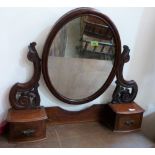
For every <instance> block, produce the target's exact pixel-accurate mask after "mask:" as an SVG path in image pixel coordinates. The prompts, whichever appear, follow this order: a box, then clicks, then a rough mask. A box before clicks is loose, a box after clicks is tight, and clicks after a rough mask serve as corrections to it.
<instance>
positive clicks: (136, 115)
mask: <svg viewBox="0 0 155 155" xmlns="http://www.w3.org/2000/svg"><path fill="white" fill-rule="evenodd" d="M143 112H144V110H143V109H142V108H141V107H140V106H138V105H137V104H136V103H126V104H108V105H107V106H106V108H105V110H104V115H103V117H104V118H103V120H104V123H105V125H108V127H111V128H112V130H113V131H122V132H123V131H124V132H125V131H134V130H138V129H140V128H141V123H142V118H143Z"/></svg>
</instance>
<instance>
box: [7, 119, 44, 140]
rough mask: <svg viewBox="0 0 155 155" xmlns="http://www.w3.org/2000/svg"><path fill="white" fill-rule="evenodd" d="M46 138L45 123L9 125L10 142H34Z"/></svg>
mask: <svg viewBox="0 0 155 155" xmlns="http://www.w3.org/2000/svg"><path fill="white" fill-rule="evenodd" d="M45 137H46V124H45V121H36V122H26V123H10V131H9V140H10V141H17V142H22V141H34V140H38V139H43V138H45Z"/></svg>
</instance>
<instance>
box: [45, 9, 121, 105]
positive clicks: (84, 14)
mask: <svg viewBox="0 0 155 155" xmlns="http://www.w3.org/2000/svg"><path fill="white" fill-rule="evenodd" d="M120 53H121V43H120V37H119V34H118V31H117V29H116V27H115V25H114V24H113V22H112V21H111V20H110V19H109V18H108V17H107V16H105V15H103V14H102V13H99V12H97V11H95V10H93V9H90V8H80V9H75V10H73V11H71V12H69V13H67V14H65V15H64V16H63V17H62V18H61V19H60V20H59V21H58V22H57V23H56V24H55V26H54V27H53V29H52V31H51V32H50V34H49V36H48V38H47V40H46V43H45V46H44V51H43V59H42V60H43V76H44V79H45V82H46V84H47V86H48V88H49V89H50V91H51V92H52V93H53V94H54V95H55V96H56V97H57V98H58V99H60V100H61V101H63V102H65V103H69V104H83V103H86V102H89V101H92V100H93V99H95V98H97V97H98V96H99V95H101V94H102V93H103V92H104V91H105V90H106V89H107V87H108V86H109V85H110V84H111V82H112V80H113V78H114V76H115V74H116V70H117V66H118V63H119V57H120Z"/></svg>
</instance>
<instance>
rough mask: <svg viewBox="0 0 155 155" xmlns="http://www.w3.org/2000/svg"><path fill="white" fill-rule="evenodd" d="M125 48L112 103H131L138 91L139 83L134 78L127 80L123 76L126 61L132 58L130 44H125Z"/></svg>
mask: <svg viewBox="0 0 155 155" xmlns="http://www.w3.org/2000/svg"><path fill="white" fill-rule="evenodd" d="M123 48H124V50H123V53H122V54H121V62H120V66H119V68H118V69H117V73H116V77H117V81H116V88H115V90H114V93H113V99H112V103H130V102H133V101H134V99H135V97H136V95H137V92H138V86H137V83H136V82H135V81H133V80H131V81H126V80H124V78H123V67H124V64H125V63H126V62H128V61H129V60H130V56H129V52H130V49H129V47H128V46H126V45H125V46H123Z"/></svg>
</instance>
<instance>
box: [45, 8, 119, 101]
mask: <svg viewBox="0 0 155 155" xmlns="http://www.w3.org/2000/svg"><path fill="white" fill-rule="evenodd" d="M85 15H91V16H95V17H97V18H98V19H100V20H101V21H104V22H105V23H106V24H107V25H108V26H109V28H110V30H111V31H112V33H113V36H114V42H115V60H114V64H113V68H112V70H111V72H110V74H109V76H108V78H107V80H106V82H105V83H104V84H103V85H102V86H101V88H100V89H99V90H97V91H96V92H95V93H94V94H92V95H91V96H88V97H86V98H83V99H70V98H67V97H65V96H63V95H62V94H60V93H59V92H58V91H57V90H56V88H54V86H53V84H52V81H51V80H50V77H49V74H48V55H49V51H50V47H51V45H52V42H53V40H54V38H55V36H56V34H57V33H58V32H59V30H60V29H61V28H62V27H63V26H64V25H66V24H67V23H68V22H70V21H72V20H73V19H75V18H78V17H81V16H85ZM120 55H121V40H120V36H119V33H118V30H117V28H116V26H115V25H114V23H113V22H112V21H111V20H110V19H109V18H108V17H107V16H106V15H104V14H102V13H100V12H98V11H96V10H95V9H92V8H78V9H74V10H71V11H70V12H68V13H66V14H65V15H63V16H62V17H61V18H60V19H59V20H58V21H57V22H56V24H55V25H54V26H53V28H52V29H51V31H50V33H49V35H48V37H47V40H46V42H45V45H44V48H43V55H42V73H43V77H44V80H45V83H46V85H47V87H48V89H49V90H50V91H51V93H52V94H53V95H54V96H55V97H56V98H58V99H59V100H61V101H62V102H65V103H68V104H84V103H87V102H90V101H92V100H94V99H96V98H97V97H99V96H100V95H101V94H103V93H104V91H105V90H106V89H107V88H108V87H109V85H110V84H111V82H112V81H113V79H114V77H115V75H116V70H117V67H118V66H119V62H120Z"/></svg>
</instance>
